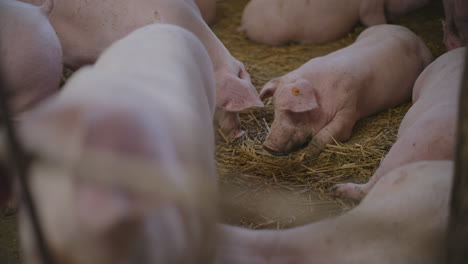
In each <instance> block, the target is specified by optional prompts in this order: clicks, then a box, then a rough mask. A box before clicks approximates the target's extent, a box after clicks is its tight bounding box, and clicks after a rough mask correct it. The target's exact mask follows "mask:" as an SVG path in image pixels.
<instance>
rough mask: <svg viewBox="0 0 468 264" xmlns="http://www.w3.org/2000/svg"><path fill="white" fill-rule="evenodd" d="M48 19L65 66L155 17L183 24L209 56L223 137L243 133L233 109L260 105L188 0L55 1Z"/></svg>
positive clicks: (87, 58) (84, 60) (89, 58)
mask: <svg viewBox="0 0 468 264" xmlns="http://www.w3.org/2000/svg"><path fill="white" fill-rule="evenodd" d="M25 1H37V0H25ZM200 3H201V2H200ZM51 22H52V25H53V26H54V28H55V29H56V30H57V34H58V36H59V38H60V40H61V42H62V46H63V50H64V60H65V64H66V65H67V66H68V67H70V68H78V67H80V66H82V65H85V64H90V63H93V62H94V61H95V60H96V58H97V57H98V55H99V54H100V53H101V52H102V51H103V50H104V49H105V48H106V47H107V46H109V45H110V44H111V43H112V42H114V41H115V40H118V39H120V38H122V37H124V36H125V35H126V34H128V33H129V32H131V31H132V30H135V29H137V28H139V27H142V26H144V25H147V24H152V23H155V22H156V23H164V24H175V25H178V26H181V27H184V28H186V29H188V30H190V31H192V32H193V33H194V34H195V35H196V36H197V37H198V38H199V39H200V40H201V42H202V43H203V44H204V45H205V47H206V49H207V50H208V53H209V54H210V56H211V60H212V63H213V65H214V71H215V78H216V91H217V92H216V97H217V100H216V102H217V106H218V111H217V114H216V120H215V123H216V125H217V128H219V129H220V131H221V132H222V133H223V134H224V135H225V137H226V138H230V139H234V138H239V137H241V136H242V135H243V134H244V133H245V132H244V131H243V130H242V129H241V126H240V121H239V116H238V114H237V112H239V111H242V110H245V109H248V108H252V107H262V106H263V103H262V102H261V101H260V99H259V97H258V94H257V91H256V89H255V87H254V86H253V85H252V82H251V80H250V76H249V74H248V73H247V71H246V69H245V66H244V65H243V64H242V63H241V62H240V61H238V60H236V59H235V58H234V57H233V56H232V55H231V54H230V52H229V51H228V50H227V49H226V47H224V45H223V43H222V42H221V41H220V40H219V39H218V38H217V37H216V35H215V34H214V33H213V32H212V31H211V29H210V28H209V27H208V26H207V25H206V23H205V22H204V21H203V19H202V17H201V15H200V11H199V9H198V8H197V6H196V5H195V3H194V2H193V0H139V1H137V2H135V1H126V0H116V1H102V0H86V1H84V0H74V1H61V2H58V3H57V7H56V8H55V10H54V12H53V13H52V15H51Z"/></svg>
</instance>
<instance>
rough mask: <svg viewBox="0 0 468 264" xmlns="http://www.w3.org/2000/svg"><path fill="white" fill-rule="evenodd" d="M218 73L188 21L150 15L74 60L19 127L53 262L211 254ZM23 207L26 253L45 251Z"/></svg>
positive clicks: (196, 259)
mask: <svg viewBox="0 0 468 264" xmlns="http://www.w3.org/2000/svg"><path fill="white" fill-rule="evenodd" d="M215 97H216V96H215V80H214V75H213V70H212V65H211V61H210V58H209V55H208V54H207V52H206V50H205V49H204V47H203V45H202V43H201V42H200V41H199V40H198V39H197V38H196V37H195V36H194V35H193V34H192V33H190V32H189V31H187V30H185V29H183V28H180V27H178V26H174V25H158V24H157V25H148V26H145V27H142V28H140V29H138V30H136V31H134V32H132V33H131V34H129V35H128V36H127V37H125V38H123V39H121V40H119V41H117V42H115V43H114V44H112V45H111V46H110V47H109V48H108V49H106V51H104V53H103V54H102V55H101V56H100V58H99V59H98V60H97V62H96V64H95V65H94V66H85V67H83V68H81V69H80V70H78V71H77V72H75V73H74V74H73V75H72V76H71V77H70V79H69V80H68V82H67V83H66V84H65V86H64V89H63V90H62V91H61V92H60V93H59V94H57V95H56V96H54V97H52V98H50V99H48V100H47V101H45V102H44V103H42V104H41V105H40V106H39V107H38V108H36V109H35V110H34V111H31V112H28V113H27V114H26V115H25V117H24V118H23V122H22V123H21V126H20V127H19V133H20V136H21V139H22V140H23V142H24V145H25V147H26V149H27V150H28V151H29V152H31V153H34V154H35V156H36V157H37V159H36V162H35V163H34V164H33V166H32V168H31V175H30V176H29V184H30V186H31V190H32V196H33V198H34V200H35V202H36V206H37V211H38V213H39V217H40V218H41V220H42V228H43V231H44V233H45V237H46V240H47V242H48V245H49V248H50V251H51V254H52V256H53V258H54V259H55V260H56V261H57V263H75V264H80V263H83V264H85V263H86V264H87V263H102V264H107V263H109V264H110V263H123V264H125V263H142V264H145V263H210V262H211V259H212V253H211V251H212V248H213V245H214V244H213V243H214V241H215V221H216V215H217V209H216V206H214V204H213V206H212V205H211V203H213V201H214V200H216V199H215V197H216V195H217V194H216V193H217V187H216V171H215V162H214V132H213V130H212V129H211V128H210V127H211V123H212V119H213V115H214V111H215ZM24 210H25V209H24V207H20V211H19V216H20V218H19V220H20V222H19V225H20V226H19V228H20V238H21V244H22V248H23V258H24V260H25V263H40V261H39V260H38V252H37V247H36V245H35V243H34V240H33V239H32V237H31V236H32V234H31V230H30V226H29V224H28V223H27V219H25V211H24Z"/></svg>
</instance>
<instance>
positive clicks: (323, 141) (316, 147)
mask: <svg viewBox="0 0 468 264" xmlns="http://www.w3.org/2000/svg"><path fill="white" fill-rule="evenodd" d="M355 123H356V117H355V115H354V114H353V113H351V112H339V113H337V114H336V115H335V117H334V118H333V119H332V121H331V122H330V123H328V124H327V125H326V126H325V127H324V128H322V129H321V130H320V131H319V132H317V134H316V135H315V136H314V138H313V139H312V141H311V142H310V143H309V145H308V146H307V148H306V149H305V153H306V159H313V158H315V157H316V156H317V155H318V154H319V153H320V152H321V151H322V150H323V149H324V148H325V146H326V145H327V144H334V142H335V141H338V142H342V141H347V140H348V139H349V138H350V137H351V132H352V130H353V126H354V124H355Z"/></svg>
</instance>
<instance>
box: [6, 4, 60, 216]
mask: <svg viewBox="0 0 468 264" xmlns="http://www.w3.org/2000/svg"><path fill="white" fill-rule="evenodd" d="M53 8H54V1H53V0H47V1H45V3H44V4H43V5H42V6H40V7H36V6H33V5H30V4H26V3H22V2H18V1H15V0H0V25H1V26H0V79H2V84H1V85H4V87H5V89H6V92H7V93H8V94H9V95H10V96H9V99H10V101H9V105H10V107H11V111H12V115H13V117H12V118H14V119H16V120H18V119H19V118H20V117H19V116H20V115H21V113H23V112H25V111H28V110H30V109H32V108H34V107H35V106H36V105H37V104H38V103H39V102H41V101H43V100H44V99H45V98H47V97H49V96H51V95H52V94H54V93H55V92H57V91H58V89H59V85H60V78H61V75H62V48H61V46H60V41H59V39H58V37H57V35H56V33H55V31H54V29H53V28H52V26H51V25H50V23H49V20H48V16H49V15H50V13H51V12H52V10H53ZM0 115H1V116H3V114H2V113H0ZM2 118H3V117H2ZM12 190H13V187H12V186H11V175H10V174H9V173H8V169H7V166H6V164H0V213H2V212H5V214H10V213H11V212H13V211H14V210H13V209H14V207H15V206H14V204H15V202H14V200H13V197H12Z"/></svg>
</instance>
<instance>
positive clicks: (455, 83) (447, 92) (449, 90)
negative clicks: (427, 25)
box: [413, 47, 466, 103]
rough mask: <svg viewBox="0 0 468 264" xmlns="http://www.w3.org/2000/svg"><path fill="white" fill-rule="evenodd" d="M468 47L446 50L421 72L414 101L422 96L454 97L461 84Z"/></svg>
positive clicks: (440, 98)
mask: <svg viewBox="0 0 468 264" xmlns="http://www.w3.org/2000/svg"><path fill="white" fill-rule="evenodd" d="M465 52H466V48H464V47H461V48H457V49H454V50H452V51H449V52H446V53H445V54H443V55H442V56H440V57H439V58H437V59H436V60H435V61H434V62H433V63H431V64H430V65H429V66H427V68H426V69H425V70H424V71H423V72H422V73H421V74H420V76H419V77H418V79H417V80H416V83H415V84H414V89H413V103H416V102H417V101H418V100H419V99H421V98H422V97H424V98H425V97H427V96H431V97H434V98H439V100H438V101H440V100H443V99H444V98H447V97H453V93H454V92H455V91H458V90H459V88H460V85H461V79H462V73H463V67H464V59H465Z"/></svg>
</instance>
